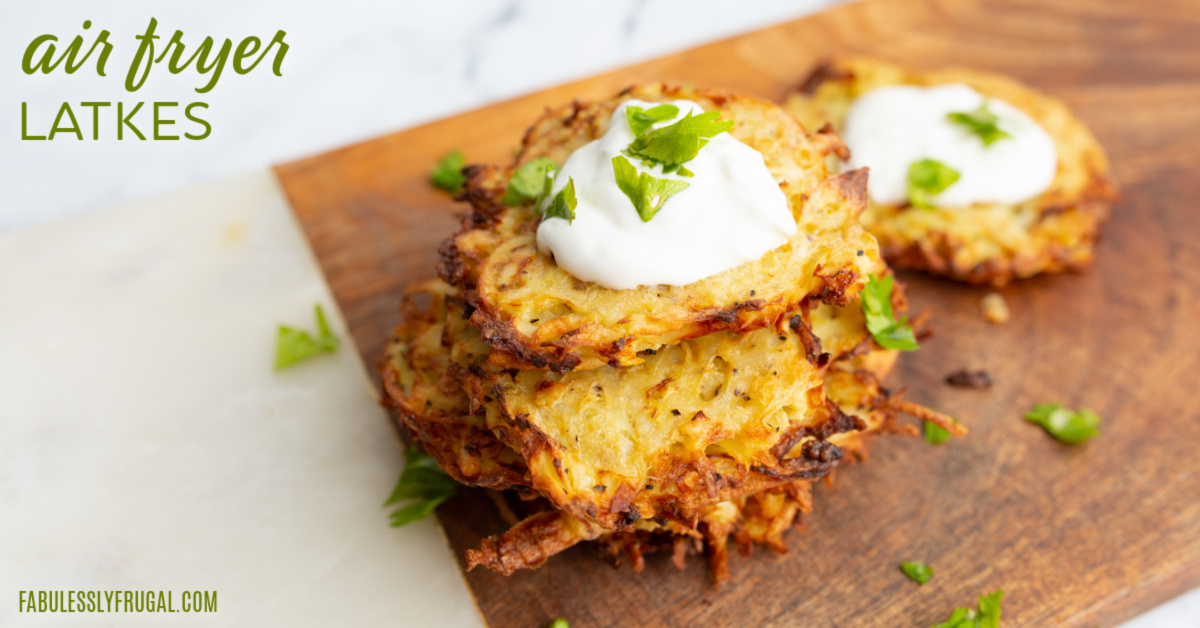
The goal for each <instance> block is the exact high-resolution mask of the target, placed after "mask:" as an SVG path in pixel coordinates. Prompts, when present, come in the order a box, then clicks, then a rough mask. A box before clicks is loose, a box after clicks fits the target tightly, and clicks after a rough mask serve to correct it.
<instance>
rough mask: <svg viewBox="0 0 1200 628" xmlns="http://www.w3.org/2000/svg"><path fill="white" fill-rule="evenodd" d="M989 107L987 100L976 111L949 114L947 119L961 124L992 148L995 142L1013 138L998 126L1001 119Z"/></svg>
mask: <svg viewBox="0 0 1200 628" xmlns="http://www.w3.org/2000/svg"><path fill="white" fill-rule="evenodd" d="M987 106H988V103H987V101H986V100H985V101H983V104H981V105H979V108H978V109H976V110H975V111H959V112H954V113H948V114H946V117H947V118H949V119H950V121H951V122H955V123H957V124H961V125H963V126H965V127H967V128H968V129H971V130H972V131H974V132H975V134H976V135H978V136H979V139H980V140H982V141H983V145H984V146H985V147H986V146H991V145H992V144H993V143H994V142H997V141H999V140H1002V139H1004V138H1008V137H1012V135H1010V134H1009V133H1008V132H1007V131H1005V130H1004V129H1001V128H1000V127H999V126H998V125H997V124H996V123H998V122H999V121H1000V118H998V117H996V114H994V113H992V112H991V111H988V108H987Z"/></svg>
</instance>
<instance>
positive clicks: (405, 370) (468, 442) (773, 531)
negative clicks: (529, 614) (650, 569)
mask: <svg viewBox="0 0 1200 628" xmlns="http://www.w3.org/2000/svg"><path fill="white" fill-rule="evenodd" d="M893 300H894V301H895V302H896V303H897V309H898V310H903V294H902V291H900V290H897V291H896V294H894V295H893ZM463 305H464V304H463V302H462V299H461V297H460V296H459V294H458V290H457V289H456V288H454V287H452V286H449V285H447V284H445V283H444V282H441V281H437V280H433V281H427V282H423V283H419V284H414V285H412V286H411V287H410V288H409V289H408V291H407V292H406V294H405V299H404V306H403V312H404V321H403V323H402V324H401V325H400V327H399V328H398V329H397V330H396V333H395V334H394V336H393V338H392V342H391V343H390V345H389V348H388V352H387V354H386V357H385V360H384V362H383V363H382V364H381V369H382V371H383V375H384V377H383V381H384V385H385V387H386V390H387V397H388V399H389V400H390V403H391V404H392V406H393V407H394V408H396V409H397V410H399V413H400V414H401V416H402V418H403V420H404V422H405V424H406V426H407V427H408V429H409V432H410V434H411V435H412V436H413V437H414V438H415V439H416V440H418V441H420V442H421V444H422V445H423V446H424V448H425V449H426V451H427V452H429V453H430V455H432V456H434V458H435V459H436V460H437V461H438V463H439V464H440V465H441V466H442V467H443V468H445V469H446V470H447V471H448V472H449V473H450V474H451V475H452V476H453V477H455V478H456V479H458V480H459V481H462V482H464V483H467V484H473V485H476V486H482V487H487V488H492V489H506V488H508V489H515V490H516V491H517V492H518V494H520V495H521V496H522V498H523V503H535V502H528V501H524V500H528V499H530V498H532V497H535V496H537V494H538V493H536V492H534V491H533V490H531V488H532V487H534V486H538V481H537V480H535V478H534V477H533V476H534V475H535V474H534V473H533V472H531V470H530V468H529V467H528V466H527V465H526V461H525V459H524V458H523V457H522V456H521V455H518V453H517V452H516V451H514V450H513V449H512V448H510V447H508V446H507V445H505V444H504V443H503V442H502V441H501V440H500V439H499V438H497V436H496V433H495V432H493V431H492V430H491V429H489V426H488V424H487V421H486V420H485V419H484V417H485V416H486V414H487V409H486V406H487V405H493V406H494V405H497V404H496V403H495V399H497V397H493V398H492V400H488V399H487V392H486V390H487V388H486V386H481V385H480V382H481V381H482V378H483V375H482V374H484V373H487V372H492V373H493V374H494V373H496V372H497V371H496V370H495V369H492V368H491V367H488V366H487V365H486V356H487V354H488V352H489V351H490V349H489V348H488V347H487V346H486V345H484V344H483V343H482V342H481V341H480V340H479V337H478V331H477V330H475V328H474V327H473V326H471V325H470V324H469V322H468V321H467V318H466V317H464V316H463V314H464V313H465V310H464V309H462V308H463ZM809 318H810V320H811V328H812V330H813V332H814V333H813V336H812V337H811V338H808V339H807V340H806V339H804V338H797V339H789V341H788V345H787V346H789V347H790V349H791V350H792V352H793V353H795V354H796V355H798V356H802V361H804V362H807V363H809V364H812V363H813V362H817V363H822V364H825V366H824V367H823V368H821V369H820V374H819V377H820V378H821V380H822V382H823V384H822V386H823V390H824V395H825V396H826V397H827V398H828V399H829V400H830V401H831V402H832V403H833V404H836V406H837V408H838V409H839V410H840V413H839V416H842V417H844V418H843V420H842V423H843V426H842V427H840V428H839V427H837V426H835V425H831V424H825V425H823V426H822V427H824V428H825V430H824V431H823V433H820V434H817V435H819V436H821V437H822V438H824V439H825V440H824V441H816V440H814V438H813V436H814V434H813V432H814V431H815V430H810V429H809V428H810V427H811V426H808V425H805V426H804V429H802V430H791V431H786V432H783V434H784V437H783V438H781V439H780V440H779V441H777V442H776V443H775V445H774V447H773V448H772V450H773V451H775V452H778V451H782V450H786V451H787V452H789V453H791V454H796V453H798V452H802V451H803V450H804V446H805V444H806V443H812V442H826V443H831V444H832V445H833V446H836V447H837V448H838V451H839V453H840V452H845V453H847V454H850V456H851V458H852V459H858V458H862V457H863V456H864V455H865V444H866V443H865V441H866V439H867V438H869V437H870V436H871V435H873V434H876V433H884V432H888V431H904V430H902V429H899V428H896V427H894V425H893V424H894V421H895V417H896V414H897V408H896V406H897V405H898V403H897V402H896V401H895V400H894V399H893V398H891V397H889V395H888V393H887V391H886V390H884V389H883V388H882V387H881V386H880V385H879V380H880V378H882V377H883V376H884V375H886V373H887V372H888V371H889V370H890V369H891V368H892V365H893V363H894V361H895V358H896V355H897V352H895V351H885V350H880V349H879V348H878V347H877V346H875V345H874V343H873V342H872V341H871V340H870V338H869V336H868V334H867V332H866V330H865V328H864V324H863V319H862V314H861V310H860V308H859V307H858V306H857V304H855V305H851V306H846V307H833V306H829V305H825V304H821V305H817V306H814V307H813V310H812V312H810V314H809ZM788 324H789V326H791V321H789V322H788ZM795 327H796V328H797V329H807V327H805V326H803V325H799V324H797V325H795ZM763 331H764V332H765V331H767V330H763ZM772 333H774V332H773V331H772ZM788 333H791V334H793V335H797V336H798V335H799V334H797V333H796V332H795V331H794V330H789V331H788V332H785V335H786V334H788ZM776 341H777V342H779V343H781V346H782V343H783V342H784V341H779V340H778V338H777V337H776ZM697 344H699V343H698V341H688V342H685V343H682V344H681V345H679V346H678V347H675V348H674V349H676V350H679V351H683V350H685V349H686V348H693V347H694V346H695V345H697ZM659 355H663V352H659V353H658V354H655V356H653V357H652V358H650V359H648V360H647V363H646V364H644V365H643V366H642V368H643V369H646V370H652V369H654V368H661V367H660V365H658V364H655V363H654V360H657V359H658V356H659ZM814 356H815V357H814ZM809 360H812V362H809ZM613 370H614V371H616V370H617V369H613ZM634 370H635V369H629V368H626V369H620V371H634ZM731 370H732V368H730V369H729V371H723V377H728V376H729V375H731V374H732V373H731ZM760 370H761V369H760ZM597 374H598V372H596V371H591V372H587V373H582V372H581V373H571V374H566V375H556V374H552V373H547V372H545V371H542V372H537V371H524V372H518V373H516V374H515V375H513V373H512V372H509V373H507V374H504V375H507V376H509V377H511V378H514V379H513V381H516V380H519V379H520V378H522V377H535V376H536V377H541V378H543V379H542V380H541V381H554V382H557V383H561V382H562V381H570V380H571V379H572V378H579V377H582V376H593V375H597ZM656 376H657V375H655V377H656ZM650 379H654V377H650V378H648V380H647V381H649V380H650ZM500 381H502V380H500ZM726 381H727V380H726ZM463 383H466V384H467V385H468V386H472V385H473V386H474V388H475V390H474V392H472V393H468V392H465V391H464V389H463V387H462V384H463ZM510 385H512V384H510ZM617 386H618V387H619V386H620V383H618V384H617ZM537 388H538V386H537V385H534V386H533V387H532V390H533V394H534V395H536V394H537V392H538V391H537ZM699 390H700V391H703V390H705V389H704V388H703V387H701V388H700V389H699ZM714 391H715V388H714ZM657 392H658V393H665V392H667V390H666V388H661V389H659V390H658V391H657ZM509 394H512V393H509ZM517 394H519V391H518V393H517ZM473 396H476V397H480V398H481V399H482V403H483V404H484V406H485V407H479V404H478V403H476V402H475V401H473V400H472V397H473ZM672 399H675V398H674V397H672V395H666V396H664V397H662V398H661V399H656V400H654V403H659V404H660V405H661V403H662V402H666V401H670V400H672ZM679 399H682V397H680V398H679ZM610 401H612V400H611V399H610ZM648 401H649V400H648ZM733 401H735V402H736V401H737V400H736V399H733ZM641 403H642V400H641V399H638V400H637V404H641ZM743 403H744V400H743ZM637 404H635V405H632V406H631V405H629V404H624V403H613V404H610V405H609V406H608V407H609V408H610V409H611V408H613V407H616V408H617V409H618V410H621V411H623V412H626V413H629V412H631V411H632V412H636V411H639V410H640V411H641V412H647V410H646V407H647V406H643V407H640V408H639V407H638V405H637ZM669 405H679V406H681V407H683V404H682V403H678V404H676V403H671V404H669ZM822 411H824V412H827V413H828V412H831V408H830V406H829V404H828V403H827V404H826V405H824V406H823V407H822ZM681 414H682V413H681ZM933 418H934V420H937V417H933ZM846 419H848V420H849V421H848V422H849V425H846V423H847V420H846ZM944 420H945V421H947V422H948V421H949V419H944ZM509 426H510V423H508V422H501V423H500V424H498V425H497V426H496V427H497V431H499V430H508V429H510V427H509ZM844 428H850V429H848V430H847V431H843V432H838V433H833V432H835V431H836V430H837V429H844ZM910 433H911V431H910ZM570 440H573V439H568V441H570ZM581 440H583V439H581ZM518 444H520V443H518ZM722 444H723V445H728V443H722ZM553 448H554V445H549V446H548V449H550V450H553ZM832 451H833V450H831V449H826V453H832ZM712 454H713V455H712V457H711V458H710V457H709V456H704V458H707V459H708V460H709V463H708V464H707V465H702V466H709V465H711V467H712V468H713V469H719V471H717V472H722V471H723V472H725V473H728V474H729V475H731V476H733V475H736V474H738V473H745V470H744V469H738V468H737V466H736V465H732V464H729V461H731V460H732V457H731V456H729V455H728V454H727V453H725V452H723V451H720V450H718V449H717V448H714V449H713V450H712ZM576 455H578V454H576ZM787 457H788V456H787V455H786V454H785V455H784V458H787ZM835 457H836V458H840V455H838V456H835ZM838 462H839V461H838V460H832V461H831V464H830V465H829V466H830V467H832V466H833V465H834V464H837V463H838ZM571 464H575V463H571ZM551 466H553V467H554V473H555V474H556V477H558V478H559V479H558V480H557V481H558V482H559V483H563V480H562V477H561V476H559V475H558V472H557V470H558V468H559V467H558V466H555V465H553V463H551ZM825 470H827V469H825ZM689 471H690V470H689ZM823 471H824V470H823ZM562 475H563V476H565V475H569V474H566V473H564V474H562ZM815 475H819V474H814V476H815ZM605 477H609V476H607V475H606V476H605ZM814 481H815V477H799V478H794V477H789V476H786V475H784V474H776V475H771V474H769V473H767V474H764V473H757V472H755V471H754V470H753V469H751V470H750V473H749V474H746V479H745V480H744V481H742V482H741V484H740V487H736V488H734V487H729V488H728V490H721V489H720V488H718V490H717V491H715V492H710V490H709V487H707V486H704V485H697V484H696V483H694V482H693V483H689V484H688V487H689V489H688V490H689V491H690V496H689V497H688V499H690V502H691V504H690V509H691V512H690V515H689V516H688V517H683V518H679V517H676V518H672V515H677V514H679V513H677V512H676V513H672V512H668V511H663V512H660V513H658V514H660V515H663V516H659V517H655V518H651V516H644V517H641V518H638V519H636V520H633V521H629V519H628V517H615V518H614V519H616V521H617V522H618V523H624V524H625V525H624V526H623V527H622V529H620V530H613V529H611V528H610V527H606V526H603V525H600V524H599V523H598V522H596V521H595V520H594V517H592V516H590V514H589V512H584V513H582V514H583V515H584V516H579V515H577V514H573V513H572V512H568V511H564V510H560V509H558V508H557V506H558V504H555V503H551V502H548V501H545V500H538V501H537V502H536V503H541V504H544V505H543V506H541V507H540V508H542V509H543V510H541V511H539V512H535V513H533V514H532V515H530V516H529V517H527V518H526V519H525V520H523V521H520V522H517V521H516V520H514V525H513V527H512V528H511V529H510V530H508V531H507V532H505V533H503V534H500V535H497V536H495V537H491V538H489V539H486V540H485V541H484V542H483V543H482V545H481V547H480V548H479V549H477V550H469V551H468V561H469V563H470V565H471V566H472V567H474V566H475V565H483V566H485V567H487V568H489V569H493V570H495V571H498V572H500V573H504V574H509V573H512V572H513V571H515V570H517V569H522V568H534V567H537V566H539V565H541V564H542V563H544V562H545V561H546V560H547V559H548V558H549V557H550V556H552V555H554V554H555V553H558V552H560V551H562V550H564V549H566V548H568V547H570V546H572V545H574V544H576V543H580V542H583V541H589V540H597V541H598V542H599V547H600V548H601V551H602V553H603V554H604V555H605V556H606V557H608V558H609V559H610V560H613V561H619V560H620V559H621V558H622V557H627V558H628V559H629V560H630V561H631V562H632V563H633V565H634V567H635V568H640V565H641V564H642V555H643V554H645V553H649V552H653V551H659V550H665V549H670V550H671V551H672V552H673V554H674V560H675V562H676V564H677V565H680V566H681V567H682V565H683V558H684V556H686V555H687V554H690V553H698V552H702V551H707V555H708V557H709V561H710V564H711V567H712V570H713V574H714V578H715V579H716V580H717V582H718V583H719V582H720V581H721V580H723V579H724V578H726V577H728V573H729V572H728V564H727V563H728V548H727V542H728V539H729V538H730V537H732V538H733V539H734V541H735V542H736V543H737V544H738V546H739V547H740V548H742V549H743V551H746V550H748V548H749V546H751V545H752V544H755V543H761V544H765V545H767V546H769V547H771V548H773V549H775V550H776V551H785V550H786V546H785V544H784V543H783V540H782V535H783V533H784V531H786V530H787V529H788V528H789V527H790V526H791V525H793V523H794V522H795V521H797V517H798V516H799V515H800V513H802V512H808V511H809V510H811V485H812V483H813V482H814ZM585 488H586V487H585ZM591 488H592V489H593V492H594V493H595V492H596V491H594V489H595V487H594V486H593V487H591ZM556 490H561V489H556ZM687 492H688V491H683V492H682V493H683V494H686V493H687ZM598 493H600V494H599V495H591V494H590V493H588V492H587V491H584V495H591V496H593V497H601V496H607V495H615V494H616V493H617V491H615V490H613V491H609V490H608V487H607V486H606V487H605V491H602V492H598ZM666 494H667V495H670V496H673V497H677V498H678V497H680V496H681V492H679V491H676V492H673V493H671V492H668V493H666ZM599 501H603V500H599ZM649 501H650V502H651V503H653V502H655V501H662V498H661V495H660V496H657V497H656V498H655V499H650V500H649ZM631 502H636V500H631ZM592 503H596V502H592ZM609 504H610V506H611V498H609ZM647 512H648V513H650V514H653V513H652V512H651V511H650V510H649V509H647ZM681 521H682V523H681ZM685 524H686V525H685Z"/></svg>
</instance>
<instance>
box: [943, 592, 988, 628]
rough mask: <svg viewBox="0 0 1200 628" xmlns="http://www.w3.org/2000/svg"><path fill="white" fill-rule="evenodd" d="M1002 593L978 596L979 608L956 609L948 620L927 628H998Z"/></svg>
mask: <svg viewBox="0 0 1200 628" xmlns="http://www.w3.org/2000/svg"><path fill="white" fill-rule="evenodd" d="M1003 598H1004V591H996V592H995V593H992V594H990V595H981V596H979V608H978V609H974V608H958V609H955V610H954V612H953V613H951V615H950V619H947V620H946V621H944V622H942V623H940V624H936V625H934V626H930V627H929V628H1000V601H1001V600H1002V599H1003Z"/></svg>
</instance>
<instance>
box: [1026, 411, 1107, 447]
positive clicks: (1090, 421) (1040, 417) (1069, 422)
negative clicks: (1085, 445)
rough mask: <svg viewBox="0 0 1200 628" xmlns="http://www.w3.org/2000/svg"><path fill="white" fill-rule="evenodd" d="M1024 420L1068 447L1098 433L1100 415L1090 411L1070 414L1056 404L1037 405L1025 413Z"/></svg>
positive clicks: (1070, 412)
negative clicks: (1039, 427)
mask: <svg viewBox="0 0 1200 628" xmlns="http://www.w3.org/2000/svg"><path fill="white" fill-rule="evenodd" d="M1025 420H1026V421H1029V422H1030V423H1037V424H1038V425H1040V426H1042V427H1043V428H1045V429H1046V431H1047V432H1050V435H1051V436H1053V437H1054V438H1057V439H1058V440H1060V441H1062V442H1064V443H1067V444H1068V445H1078V444H1080V443H1082V442H1084V441H1086V440H1087V439H1089V438H1091V437H1093V436H1095V435H1096V434H1098V433H1099V432H1100V430H1099V429H1097V428H1098V427H1099V425H1100V415H1098V414H1096V413H1095V412H1092V411H1091V410H1086V409H1081V410H1080V411H1079V412H1072V411H1071V410H1069V409H1067V408H1064V407H1063V406H1062V405H1060V404H1057V403H1039V404H1037V405H1036V406H1034V407H1033V409H1032V410H1030V411H1029V412H1026V413H1025Z"/></svg>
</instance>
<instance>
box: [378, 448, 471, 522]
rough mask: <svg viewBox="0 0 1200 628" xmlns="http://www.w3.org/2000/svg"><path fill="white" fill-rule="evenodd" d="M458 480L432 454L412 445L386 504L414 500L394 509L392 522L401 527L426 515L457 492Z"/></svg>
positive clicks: (406, 453) (406, 452)
mask: <svg viewBox="0 0 1200 628" xmlns="http://www.w3.org/2000/svg"><path fill="white" fill-rule="evenodd" d="M457 489H458V482H455V481H454V480H453V479H452V478H451V477H450V476H449V475H446V472H445V471H443V470H442V468H441V467H439V466H438V465H437V462H435V461H434V459H433V458H432V457H430V456H429V454H427V453H425V452H423V451H421V450H420V449H417V448H416V447H411V448H409V449H408V450H407V451H405V452H404V471H403V472H402V473H401V474H400V481H399V482H397V483H396V488H395V489H393V490H392V495H391V497H388V500H387V501H386V502H384V504H383V505H384V507H385V508H386V507H387V506H391V505H394V504H397V503H399V502H402V501H412V503H410V504H408V505H406V506H403V507H401V508H399V509H397V510H396V511H394V512H392V515H391V519H392V526H393V527H397V528H398V527H400V526H403V525H407V524H410V523H412V522H414V521H418V520H421V519H424V518H425V517H428V516H429V513H431V512H433V509H434V508H437V506H438V504H440V503H442V502H444V501H446V500H447V499H449V498H450V497H452V496H453V495H454V492H455V491H456V490H457Z"/></svg>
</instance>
